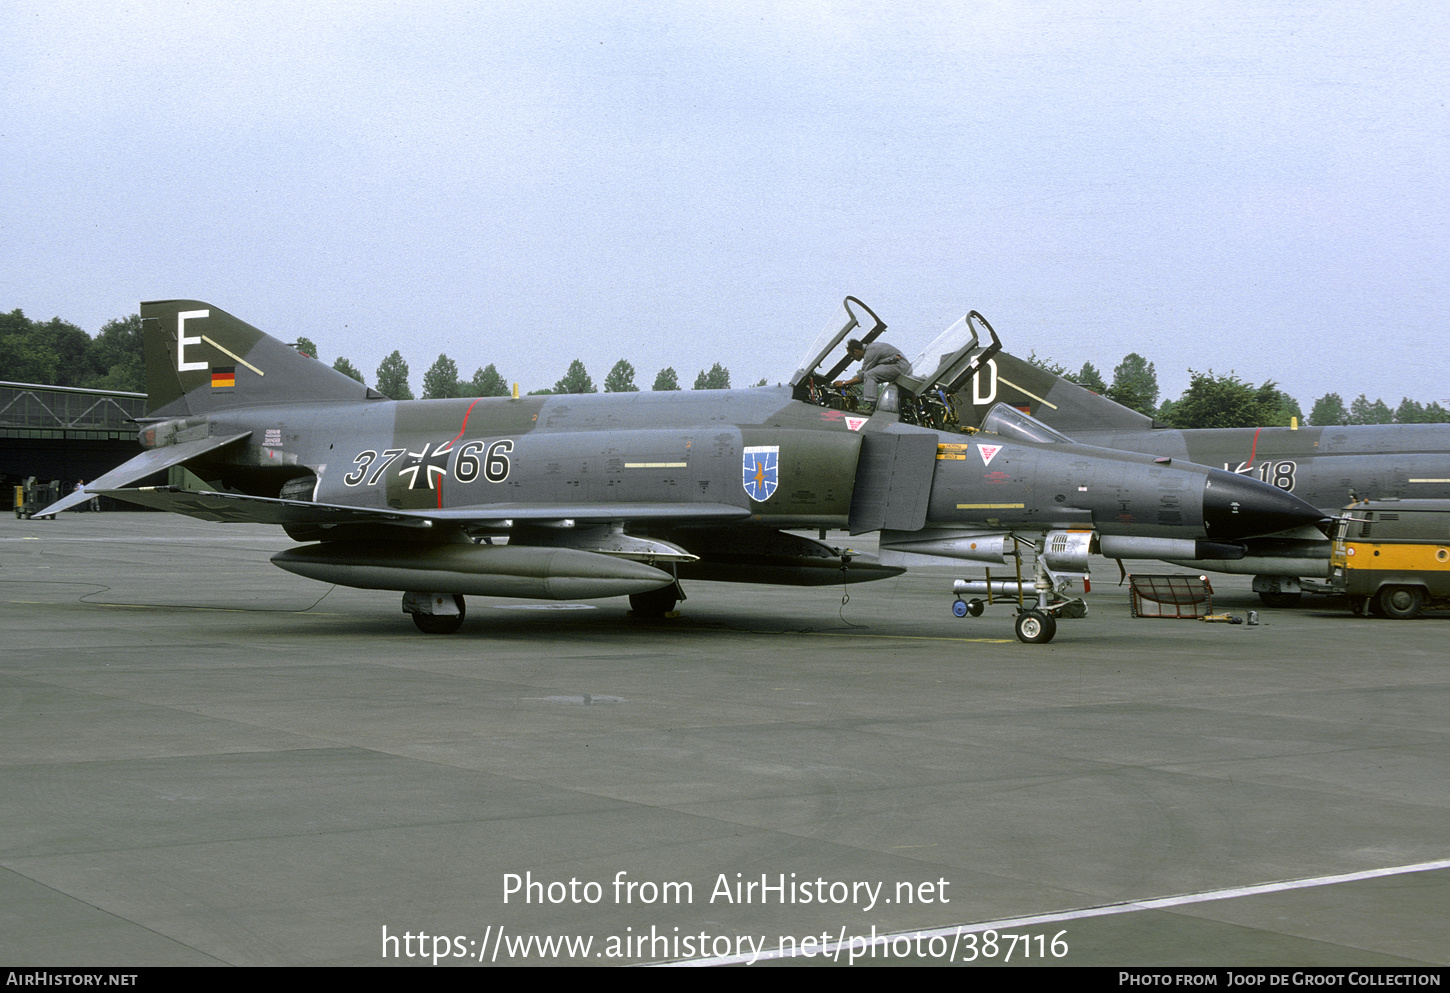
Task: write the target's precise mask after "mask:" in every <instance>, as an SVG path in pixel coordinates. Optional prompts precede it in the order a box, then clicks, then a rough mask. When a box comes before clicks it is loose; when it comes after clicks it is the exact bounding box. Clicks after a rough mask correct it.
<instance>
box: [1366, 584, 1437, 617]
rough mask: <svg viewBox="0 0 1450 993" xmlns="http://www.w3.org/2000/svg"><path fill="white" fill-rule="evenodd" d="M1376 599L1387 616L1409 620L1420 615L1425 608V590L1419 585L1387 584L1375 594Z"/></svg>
mask: <svg viewBox="0 0 1450 993" xmlns="http://www.w3.org/2000/svg"><path fill="white" fill-rule="evenodd" d="M1375 600H1376V601H1378V603H1379V608H1380V613H1381V614H1382V615H1384V616H1385V617H1390V618H1393V619H1394V620H1397V621H1408V620H1409V619H1410V618H1412V617H1419V616H1420V611H1421V610H1423V609H1424V608H1425V591H1424V590H1422V589H1420V587H1418V586H1386V587H1383V588H1382V589H1381V590H1380V591H1379V593H1378V594H1376V595H1375Z"/></svg>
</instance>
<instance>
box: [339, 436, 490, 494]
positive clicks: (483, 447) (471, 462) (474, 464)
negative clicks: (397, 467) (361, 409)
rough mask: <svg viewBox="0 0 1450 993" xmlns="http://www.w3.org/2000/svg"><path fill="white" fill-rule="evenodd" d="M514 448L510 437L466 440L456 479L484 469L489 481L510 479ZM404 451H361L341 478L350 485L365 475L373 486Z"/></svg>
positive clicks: (472, 477) (464, 479)
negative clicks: (490, 440)
mask: <svg viewBox="0 0 1450 993" xmlns="http://www.w3.org/2000/svg"><path fill="white" fill-rule="evenodd" d="M440 447H441V446H440ZM427 450H428V446H427V445H424V446H423V452H424V453H426V452H427ZM513 450H514V443H513V441H512V440H511V439H509V438H505V439H503V440H502V441H495V442H492V443H489V442H486V441H465V442H464V443H463V444H462V445H460V446H459V448H458V457H457V458H456V459H454V460H453V478H454V479H456V480H458V481H459V482H460V483H471V482H473V481H474V480H475V479H477V478H478V475H479V473H480V472H481V473H483V478H484V479H486V480H488V481H489V482H490V483H502V482H503V481H504V480H505V479H508V478H509V469H510V468H511V464H510V460H509V456H510V455H512V454H513ZM443 451H444V452H447V449H446V448H444V449H443ZM405 453H406V449H402V448H390V449H388V450H387V451H386V452H383V453H382V455H381V456H380V455H379V454H378V453H377V452H375V451H372V450H371V449H369V450H368V451H365V452H360V453H359V454H358V456H357V458H355V459H353V460H352V461H353V465H355V466H357V468H356V469H354V470H353V471H352V472H350V473H348V474H347V475H346V476H344V477H343V478H342V481H343V482H344V483H346V484H347V485H348V486H357V485H359V484H361V483H362V481H363V479H364V478H366V479H367V485H369V486H374V485H376V484H377V482H378V480H380V479H382V478H383V474H384V473H385V472H386V471H387V469H388V467H389V466H390V465H392V464H393V463H394V462H396V461H397V460H398V458H399V456H402V455H404V454H405ZM412 454H413V455H414V456H418V455H419V453H416V452H415V453H412ZM433 454H434V456H435V457H436V456H437V455H438V454H439V452H438V451H437V449H435V450H434V453H433ZM374 463H377V465H376V468H374ZM413 464H414V465H416V464H417V463H416V462H414V463H413ZM369 469H372V474H371V475H369V473H368V470H369Z"/></svg>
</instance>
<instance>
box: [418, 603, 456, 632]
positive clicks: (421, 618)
mask: <svg viewBox="0 0 1450 993" xmlns="http://www.w3.org/2000/svg"><path fill="white" fill-rule="evenodd" d="M453 602H454V603H456V604H458V613H457V614H456V615H453V614H414V615H413V623H414V624H415V625H417V627H418V630H419V631H422V632H423V633H424V634H453V633H454V632H455V631H457V630H458V629H459V628H461V627H463V615H464V613H465V608H464V605H463V597H462V596H460V595H459V594H457V593H455V594H453Z"/></svg>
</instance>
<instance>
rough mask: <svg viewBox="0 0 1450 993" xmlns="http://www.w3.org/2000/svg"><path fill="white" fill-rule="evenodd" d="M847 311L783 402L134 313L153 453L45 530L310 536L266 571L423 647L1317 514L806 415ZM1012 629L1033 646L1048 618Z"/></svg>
mask: <svg viewBox="0 0 1450 993" xmlns="http://www.w3.org/2000/svg"><path fill="white" fill-rule="evenodd" d="M843 311H844V317H843V318H842V319H841V321H840V327H839V328H838V329H836V330H831V331H830V333H829V334H828V335H826V336H825V337H826V339H827V344H826V345H825V347H824V348H814V347H813V351H812V353H811V357H808V358H807V359H806V360H804V361H803V363H802V366H801V368H800V369H799V370H798V372H797V376H796V377H794V378H793V380H792V383H791V384H789V385H783V386H778V387H760V388H753V389H746V390H724V391H718V390H711V391H691V392H659V393H624V394H601V395H570V396H524V397H520V396H517V390H515V394H516V395H515V396H513V397H500V398H487V399H450V400H422V401H403V402H395V401H392V400H389V399H388V398H386V397H384V396H382V395H380V394H379V393H377V391H375V390H372V389H369V388H368V387H366V386H364V385H362V384H360V383H357V382H355V381H354V380H352V379H349V378H348V377H346V376H343V375H342V374H340V373H337V372H335V371H333V370H332V369H329V368H328V367H326V366H325V365H323V364H322V363H320V362H317V361H316V360H314V359H311V358H309V357H307V356H305V355H302V354H300V353H299V352H298V351H296V350H295V349H293V348H292V347H290V346H288V345H286V344H284V343H282V342H281V341H279V340H277V339H275V338H272V337H269V336H268V335H266V334H264V333H262V332H261V331H259V330H258V329H256V328H254V327H252V326H251V325H249V324H246V323H245V322H243V321H241V320H239V319H237V318H235V317H233V316H232V315H230V314H228V313H226V312H225V311H222V310H221V309H219V308H217V307H215V306H213V305H211V304H208V303H204V302H201V301H196V300H164V301H155V302H150V303H143V304H141V321H142V328H143V332H144V340H145V348H146V361H147V382H148V392H149V401H148V416H147V417H146V418H145V420H144V422H143V423H142V426H141V430H140V433H139V437H140V441H141V445H142V447H143V448H144V449H145V450H144V451H143V452H142V453H141V454H140V455H138V456H136V457H135V458H134V459H132V460H130V461H129V462H127V463H125V464H124V465H122V466H120V467H118V468H116V469H114V470H112V471H111V472H109V473H107V474H106V475H104V476H103V477H101V478H100V479H97V480H95V481H93V482H92V483H90V484H89V485H87V486H86V488H85V489H84V490H83V491H82V492H80V493H77V494H74V495H72V496H68V497H66V498H65V499H63V500H61V501H59V502H57V503H55V504H53V505H51V506H50V507H48V508H46V509H45V510H44V511H43V512H42V514H41V515H38V516H53V515H55V514H57V513H59V512H60V511H63V510H66V509H68V508H70V507H74V506H76V505H77V504H79V503H80V502H83V501H85V500H88V499H90V498H91V497H92V496H94V495H96V494H101V495H106V496H110V497H113V498H116V499H120V500H125V501H128V502H131V503H135V504H140V505H142V506H149V507H155V508H159V509H162V510H166V511H171V512H174V513H180V514H186V515H190V516H192V517H197V518H201V519H204V520H213V521H249V522H262V523H271V524H278V525H281V526H282V527H283V528H284V529H285V530H286V532H287V533H288V534H289V535H290V536H291V537H292V538H294V539H296V540H297V541H299V542H302V543H303V544H300V545H299V546H297V547H294V548H289V549H287V550H285V551H282V552H279V553H278V554H276V555H274V556H273V557H272V561H273V562H274V563H275V564H276V565H278V566H280V567H281V568H283V569H286V570H288V571H290V572H293V573H297V574H299V575H302V576H307V577H310V578H313V579H317V580H320V581H322V582H327V583H337V584H341V585H345V586H352V587H358V588H362V589H377V590H393V591H398V592H401V593H402V594H403V600H402V609H403V611H404V612H405V613H408V614H410V615H412V617H413V620H414V623H415V624H416V625H417V627H418V628H419V629H420V630H422V631H424V632H428V633H450V632H453V631H456V630H457V629H458V628H459V626H460V625H461V624H462V623H463V618H464V614H465V609H466V608H465V602H464V597H465V596H466V595H478V596H507V597H533V598H543V599H568V600H572V599H586V598H598V597H611V596H628V597H629V598H630V604H631V606H632V607H633V608H634V611H635V613H636V614H637V615H659V614H663V613H665V612H668V611H671V610H673V608H674V607H675V605H676V604H677V603H678V602H679V600H680V599H681V598H683V596H684V591H683V589H682V587H681V585H680V581H681V580H689V579H692V578H693V579H709V580H732V581H742V582H754V583H783V584H835V583H842V582H847V583H849V582H862V581H866V580H872V579H880V578H884V577H887V576H891V575H896V574H899V573H900V572H901V571H902V569H901V567H900V566H896V565H888V564H883V563H882V562H881V561H879V560H878V559H876V558H874V557H871V556H866V555H858V554H856V553H854V552H852V551H851V550H850V549H849V548H842V547H839V546H834V545H830V544H827V543H826V542H825V540H824V538H825V536H826V532H827V531H828V530H839V529H844V530H848V531H850V532H851V533H853V534H859V533H862V532H866V531H878V530H885V531H886V532H887V533H889V534H890V535H893V536H895V537H896V538H897V539H899V544H903V545H909V544H911V543H912V540H913V539H918V544H920V545H921V546H922V547H923V548H925V547H927V546H930V548H931V549H934V550H936V551H938V552H940V551H942V550H946V552H947V554H956V555H957V557H960V558H968V559H971V558H973V557H975V556H978V555H981V554H988V555H990V551H991V549H990V548H989V547H987V546H991V545H992V544H993V542H994V541H995V542H996V543H997V546H998V548H999V551H998V552H997V554H998V556H999V558H1000V554H1001V553H1000V544H1001V541H1002V540H1003V539H1004V537H1005V536H1006V535H1008V534H1012V533H1017V532H1033V533H1039V534H1040V533H1046V532H1055V531H1061V532H1063V533H1066V531H1068V530H1072V531H1074V532H1076V533H1077V534H1079V535H1084V536H1089V537H1092V538H1096V536H1098V535H1102V536H1105V537H1106V536H1116V537H1117V539H1118V540H1121V541H1126V542H1128V543H1130V544H1131V543H1132V542H1133V541H1135V540H1139V541H1149V542H1152V541H1162V540H1171V541H1179V542H1186V543H1187V547H1190V548H1194V547H1201V548H1205V549H1208V548H1211V547H1221V546H1223V545H1224V543H1232V542H1234V541H1237V540H1239V539H1243V538H1247V537H1250V536H1254V535H1259V534H1266V533H1274V532H1279V531H1283V530H1285V529H1289V528H1293V527H1297V526H1299V525H1302V524H1308V523H1311V522H1313V521H1316V520H1318V519H1319V518H1320V517H1321V516H1322V515H1321V514H1320V513H1319V512H1318V511H1317V510H1315V509H1314V508H1313V507H1310V506H1309V505H1308V504H1306V503H1304V502H1303V501H1301V500H1299V499H1298V498H1297V497H1295V496H1293V495H1292V494H1289V493H1286V492H1285V491H1283V490H1282V489H1279V488H1277V487H1274V486H1271V485H1268V484H1266V483H1264V482H1262V481H1260V480H1258V479H1252V478H1249V477H1247V476H1244V475H1242V474H1235V473H1230V472H1224V471H1222V470H1214V469H1205V468H1202V467H1200V466H1187V465H1185V466H1178V465H1174V464H1170V463H1169V461H1168V460H1164V459H1155V458H1153V457H1152V456H1145V455H1136V454H1129V453H1125V452H1118V451H1107V450H1103V449H1096V448H1091V447H1086V446H1082V445H1075V444H1062V443H1060V442H1057V441H1053V442H1051V443H1046V444H1044V443H1041V442H1037V441H1033V440H1030V439H1029V440H1018V439H1016V438H1007V437H993V438H991V440H988V437H987V436H985V435H981V436H973V437H967V436H965V435H963V434H961V433H959V432H957V431H955V430H934V429H930V428H926V427H921V426H916V425H912V424H907V423H902V421H901V419H900V416H899V414H898V413H895V412H892V411H889V410H882V411H878V412H877V413H875V414H873V415H872V416H869V417H867V416H853V415H852V414H851V413H850V412H849V411H845V410H841V409H837V407H835V406H823V405H821V403H820V402H819V398H816V402H813V401H812V396H811V393H812V390H813V389H814V388H815V387H814V386H813V384H815V383H818V382H819V381H820V374H819V367H820V365H821V363H822V362H823V361H824V357H825V356H826V355H828V354H829V353H830V352H831V350H832V349H833V348H835V347H836V346H837V345H838V344H839V342H840V341H841V339H842V338H844V337H845V335H846V334H847V333H849V332H852V331H858V330H859V331H861V332H862V333H863V334H865V335H867V336H870V335H875V334H879V333H880V329H881V328H883V327H884V325H883V324H880V322H879V319H877V318H876V317H875V315H874V314H873V313H871V312H870V311H869V308H866V307H865V305H864V304H860V302H859V301H854V298H848V300H847V303H846V304H844V305H843ZM834 324H835V322H834V321H833V325H834ZM183 470H184V471H183ZM162 473H166V474H167V475H166V479H165V481H164V482H163V481H162V479H161V477H160V475H159V474H162ZM799 530H807V531H816V532H817V534H818V538H810V537H805V536H802V535H800V534H795V533H792V532H794V531H799ZM969 546H970V547H969ZM979 546H980V549H981V550H979ZM1155 547H1156V546H1155ZM953 550H954V551H953ZM1024 612H1025V611H1024ZM1028 633H1029V634H1032V635H1035V640H1046V639H1045V638H1042V637H1041V634H1042V625H1041V624H1038V625H1037V626H1036V627H1033V626H1032V625H1030V624H1029V625H1028ZM1048 635H1049V637H1050V632H1048ZM1019 636H1021V631H1020V630H1019ZM1024 640H1034V639H1031V638H1025V639H1024Z"/></svg>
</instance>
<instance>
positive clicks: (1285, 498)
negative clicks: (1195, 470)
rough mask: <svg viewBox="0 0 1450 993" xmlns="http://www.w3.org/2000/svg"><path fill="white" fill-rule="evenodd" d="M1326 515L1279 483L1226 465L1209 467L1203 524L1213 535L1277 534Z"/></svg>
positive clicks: (1215, 537) (1314, 522) (1229, 536)
mask: <svg viewBox="0 0 1450 993" xmlns="http://www.w3.org/2000/svg"><path fill="white" fill-rule="evenodd" d="M1323 519H1324V514H1322V513H1321V512H1320V511H1319V510H1318V509H1316V508H1314V507H1311V506H1310V505H1309V504H1307V503H1305V502H1304V501H1303V500H1301V499H1299V498H1298V497H1296V496H1295V495H1294V494H1292V493H1289V492H1288V491H1286V490H1281V489H1279V487H1277V486H1270V485H1269V484H1268V483H1264V482H1260V481H1259V480H1257V479H1254V478H1253V477H1252V476H1241V475H1239V474H1238V473H1235V472H1225V471H1223V470H1222V469H1210V470H1209V471H1208V481H1207V483H1205V485H1204V488H1203V525H1204V528H1205V529H1206V530H1207V532H1208V537H1209V538H1211V539H1216V540H1222V539H1224V538H1251V537H1254V536H1255V535H1261V534H1276V533H1277V532H1279V531H1290V530H1293V529H1294V528H1300V527H1303V526H1304V525H1306V524H1318V523H1319V522H1320V521H1322V520H1323Z"/></svg>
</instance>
